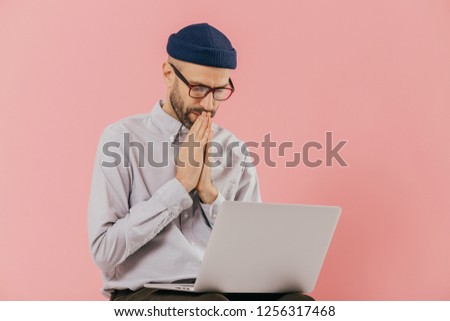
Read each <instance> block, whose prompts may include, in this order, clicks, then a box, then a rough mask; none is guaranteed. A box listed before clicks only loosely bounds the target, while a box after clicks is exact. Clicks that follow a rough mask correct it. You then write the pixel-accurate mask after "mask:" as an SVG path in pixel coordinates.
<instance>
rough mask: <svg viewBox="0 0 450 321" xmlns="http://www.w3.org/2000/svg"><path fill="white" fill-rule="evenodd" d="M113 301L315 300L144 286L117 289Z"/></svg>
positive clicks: (298, 295)
mask: <svg viewBox="0 0 450 321" xmlns="http://www.w3.org/2000/svg"><path fill="white" fill-rule="evenodd" d="M110 300H111V301H314V299H313V298H312V297H310V296H309V295H306V294H303V293H295V292H294V293H193V292H180V291H171V290H161V289H150V288H142V289H139V290H137V291H131V290H115V291H114V292H113V294H112V296H111V298H110Z"/></svg>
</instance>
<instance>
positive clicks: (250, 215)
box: [144, 201, 341, 293]
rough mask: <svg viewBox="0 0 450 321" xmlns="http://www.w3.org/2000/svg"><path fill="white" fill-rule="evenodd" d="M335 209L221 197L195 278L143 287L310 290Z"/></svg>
mask: <svg viewBox="0 0 450 321" xmlns="http://www.w3.org/2000/svg"><path fill="white" fill-rule="evenodd" d="M340 213H341V209H340V208H339V207H336V206H318V205H299V204H272V203H258V202H235V201H225V202H224V203H223V204H222V206H221V208H220V210H219V213H218V215H217V218H216V221H215V223H214V228H213V230H212V232H211V235H210V239H209V241H208V246H207V248H206V251H205V254H204V257H203V261H202V265H201V267H200V270H199V273H198V275H197V278H196V279H195V280H194V279H193V280H192V283H186V284H184V283H181V284H180V283H170V284H160V283H147V284H145V285H144V286H145V287H148V288H158V289H167V290H177V291H193V292H219V293H287V292H303V293H310V292H312V291H313V289H314V286H315V284H316V281H317V279H318V277H319V273H320V270H321V268H322V264H323V262H324V259H325V255H326V253H327V251H328V247H329V245H330V242H331V239H332V237H333V233H334V230H335V228H336V225H337V223H338V220H339V216H340ZM194 281H195V282H194Z"/></svg>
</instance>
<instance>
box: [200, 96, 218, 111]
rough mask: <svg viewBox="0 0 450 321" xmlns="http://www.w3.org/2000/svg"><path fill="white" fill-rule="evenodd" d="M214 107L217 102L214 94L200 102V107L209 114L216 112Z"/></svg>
mask: <svg viewBox="0 0 450 321" xmlns="http://www.w3.org/2000/svg"><path fill="white" fill-rule="evenodd" d="M214 105H215V100H214V97H213V93H212V92H210V93H209V94H208V95H206V97H205V98H203V99H202V100H201V101H200V106H202V107H203V109H205V110H206V111H207V112H212V111H213V110H214Z"/></svg>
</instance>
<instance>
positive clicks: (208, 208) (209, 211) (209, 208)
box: [200, 191, 225, 226]
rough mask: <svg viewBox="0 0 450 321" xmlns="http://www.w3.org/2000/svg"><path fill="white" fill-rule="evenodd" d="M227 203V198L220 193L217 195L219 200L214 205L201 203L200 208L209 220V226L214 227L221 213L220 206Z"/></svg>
mask: <svg viewBox="0 0 450 321" xmlns="http://www.w3.org/2000/svg"><path fill="white" fill-rule="evenodd" d="M224 201H225V197H223V195H222V193H220V191H219V192H218V194H217V198H216V199H215V201H214V202H212V204H203V203H202V202H200V206H201V207H202V210H203V213H205V215H206V218H207V219H208V222H209V224H211V226H212V225H214V222H215V221H216V217H217V214H218V213H219V209H220V205H222V203H223V202H224Z"/></svg>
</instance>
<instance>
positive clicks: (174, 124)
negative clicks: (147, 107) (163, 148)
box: [150, 99, 189, 136]
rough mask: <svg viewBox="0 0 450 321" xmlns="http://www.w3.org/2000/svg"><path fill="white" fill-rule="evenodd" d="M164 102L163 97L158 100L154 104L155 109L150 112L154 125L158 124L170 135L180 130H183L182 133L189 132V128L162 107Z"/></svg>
mask: <svg viewBox="0 0 450 321" xmlns="http://www.w3.org/2000/svg"><path fill="white" fill-rule="evenodd" d="M163 104H164V100H163V99H161V100H158V101H157V102H156V103H155V105H154V106H153V109H152V111H151V112H150V119H151V121H152V123H153V124H152V125H153V126H156V127H157V128H158V129H159V130H160V131H161V132H163V133H164V134H167V135H169V136H173V135H176V134H177V133H178V132H179V131H181V134H187V133H188V132H189V129H187V128H186V127H185V126H184V125H182V124H181V122H180V121H179V120H178V119H175V118H173V117H172V116H170V115H169V114H167V113H166V112H165V111H164V110H163V109H162V106H163ZM180 128H181V130H180Z"/></svg>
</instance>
